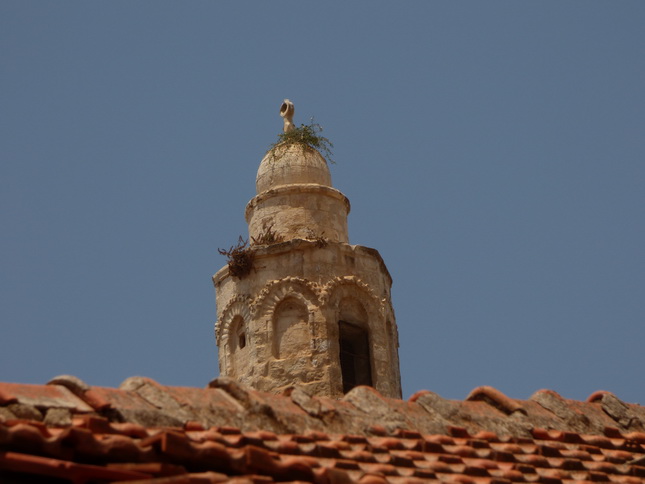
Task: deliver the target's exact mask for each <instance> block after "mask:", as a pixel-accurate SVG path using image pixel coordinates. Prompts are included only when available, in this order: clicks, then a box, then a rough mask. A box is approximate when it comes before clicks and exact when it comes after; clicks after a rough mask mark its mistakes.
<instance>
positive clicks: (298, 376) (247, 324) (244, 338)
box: [213, 100, 401, 398]
mask: <svg viewBox="0 0 645 484" xmlns="http://www.w3.org/2000/svg"><path fill="white" fill-rule="evenodd" d="M285 106H286V107H285ZM285 113H286V115H285ZM281 114H283V117H285V132H288V131H290V130H293V129H295V128H294V127H293V123H292V121H291V116H293V104H291V103H290V102H289V101H288V100H285V103H283V105H282V108H281ZM256 191H257V195H256V196H255V197H254V198H253V199H252V200H251V201H250V202H249V203H248V205H247V206H246V212H245V216H246V221H247V223H248V224H249V235H250V239H249V240H251V241H254V243H252V245H251V247H250V248H249V249H247V252H246V255H247V256H249V261H251V264H252V267H251V270H250V272H248V273H247V274H245V275H237V276H236V275H233V273H232V271H231V269H230V267H229V266H228V265H227V266H225V267H223V268H222V269H220V270H219V271H218V272H217V273H216V274H215V275H214V276H213V283H214V284H215V293H216V302H217V316H218V320H217V323H216V325H215V333H216V339H217V345H218V347H219V366H220V373H221V375H226V376H230V377H233V378H235V379H237V380H239V381H240V382H242V383H244V384H246V385H249V386H251V387H253V388H256V389H258V390H262V391H268V392H274V393H279V392H281V391H283V390H285V389H287V388H289V387H291V386H295V385H297V386H300V387H302V388H304V389H305V390H306V391H308V392H309V393H310V394H312V395H324V396H331V397H340V396H342V395H343V394H344V393H346V392H347V391H349V390H350V389H351V388H353V387H354V386H357V385H369V386H373V387H374V388H376V389H377V390H378V391H379V392H381V393H382V394H383V395H386V396H390V397H396V398H400V397H401V380H400V374H399V358H398V333H397V327H396V321H395V318H394V310H393V308H392V303H391V297H390V288H391V285H392V278H391V277H390V274H389V273H388V271H387V268H386V267H385V264H384V262H383V259H381V256H380V255H379V253H378V252H377V251H376V250H375V249H370V248H368V247H363V246H360V245H350V244H349V238H348V232H347V215H348V214H349V210H350V205H349V200H348V199H347V197H345V195H343V194H342V193H341V192H340V191H338V190H336V189H335V188H333V187H332V183H331V175H330V172H329V167H328V165H327V162H326V160H325V158H323V156H322V155H321V154H320V153H319V152H318V151H316V150H315V149H313V148H311V147H310V146H308V145H305V144H300V143H295V144H281V145H278V146H277V147H276V148H275V149H273V150H271V151H269V153H267V154H266V155H265V157H264V158H263V159H262V161H261V163H260V167H259V169H258V173H257V178H256ZM233 272H235V271H233Z"/></svg>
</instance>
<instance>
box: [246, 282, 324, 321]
mask: <svg viewBox="0 0 645 484" xmlns="http://www.w3.org/2000/svg"><path fill="white" fill-rule="evenodd" d="M319 292H320V290H319V288H318V286H317V285H316V284H314V283H312V282H309V281H307V280H305V279H301V278H299V277H285V278H283V279H278V280H275V281H271V282H269V283H268V284H267V285H266V286H264V288H263V289H262V290H261V291H260V293H259V294H258V295H257V296H256V298H255V300H254V301H253V304H252V305H251V314H252V315H253V317H254V318H262V317H263V316H266V315H268V314H271V313H273V311H274V310H275V308H276V306H277V305H278V304H280V302H281V301H283V300H284V299H286V298H287V297H294V298H296V299H298V300H300V301H301V302H302V303H303V304H305V306H306V307H307V311H308V312H309V313H312V312H314V311H317V310H318V308H319V307H320V299H319Z"/></svg>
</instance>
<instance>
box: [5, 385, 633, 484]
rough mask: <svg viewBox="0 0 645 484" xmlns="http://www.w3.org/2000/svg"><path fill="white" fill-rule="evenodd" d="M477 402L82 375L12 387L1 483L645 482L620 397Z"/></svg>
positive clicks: (483, 395)
mask: <svg viewBox="0 0 645 484" xmlns="http://www.w3.org/2000/svg"><path fill="white" fill-rule="evenodd" d="M469 398H470V400H466V401H463V402H461V401H450V400H445V399H443V398H441V397H440V396H438V395H436V394H433V393H431V392H419V393H418V394H416V395H415V396H414V397H413V398H411V399H410V400H409V401H407V402H406V401H401V400H393V399H388V398H385V397H383V396H381V395H380V394H378V393H377V392H375V391H374V390H373V389H370V388H367V387H358V388H356V389H354V390H352V392H350V393H349V394H348V395H347V396H346V397H345V398H344V399H342V400H332V399H327V398H317V397H311V396H309V395H307V394H305V393H304V392H303V391H302V390H299V389H294V390H292V391H290V392H287V393H286V394H285V395H269V394H264V393H261V392H257V391H254V390H249V389H246V388H244V387H242V386H241V385H239V384H237V383H235V382H233V381H230V380H228V379H218V380H216V381H215V382H213V383H211V385H210V386H209V388H205V389H197V388H185V387H167V386H163V385H160V384H158V383H157V382H154V381H152V380H149V379H144V378H132V379H128V380H126V382H124V384H123V385H122V386H121V388H119V389H109V388H101V387H91V386H89V385H86V384H85V383H83V382H81V381H80V380H78V379H74V378H73V377H57V378H56V379H55V380H53V381H52V382H51V384H49V385H42V386H41V385H20V384H0V410H2V412H0V456H1V459H0V480H1V479H2V477H3V476H5V475H9V476H16V475H18V476H23V475H24V476H41V477H43V476H45V477H50V478H61V477H63V478H70V479H75V481H76V482H89V481H92V480H98V479H103V480H113V481H114V480H123V479H129V480H131V481H132V482H136V481H137V480H141V479H147V480H148V481H147V482H155V481H156V482H160V483H161V482H224V481H229V482H233V481H237V482H273V481H277V480H280V481H283V482H320V483H324V482H329V483H336V482H424V481H428V480H439V481H443V482H486V483H491V482H500V483H501V482H574V481H576V482H581V481H588V482H602V481H608V480H610V481H613V482H626V483H629V482H641V481H642V480H643V478H645V432H643V424H644V421H643V420H642V419H641V415H642V414H643V412H642V407H640V406H637V405H632V404H625V403H624V402H621V401H620V400H618V399H617V398H616V397H615V395H613V394H609V393H607V392H603V393H599V394H597V395H595V396H594V397H593V398H591V399H590V401H589V402H575V401H571V400H566V399H563V398H562V397H560V396H559V395H557V394H556V393H555V392H550V391H547V390H542V391H539V392H536V393H535V394H534V395H533V396H532V397H531V399H530V400H527V401H520V400H514V399H510V398H508V397H506V396H505V395H503V394H501V393H500V392H498V391H497V390H495V389H492V388H490V387H480V388H478V389H476V390H474V391H473V392H472V393H471V395H470V396H469ZM53 410H56V411H60V413H59V414H55V413H54V412H53ZM17 414H19V415H22V416H23V418H22V419H19V418H16V417H18V415H17ZM47 416H49V417H47ZM24 417H26V418H24ZM32 464H33V465H32ZM164 479H165V480H164Z"/></svg>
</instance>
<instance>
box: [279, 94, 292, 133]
mask: <svg viewBox="0 0 645 484" xmlns="http://www.w3.org/2000/svg"><path fill="white" fill-rule="evenodd" d="M294 112H295V109H294V107H293V103H292V102H291V101H289V100H288V99H285V100H284V101H283V102H282V105H281V106H280V116H282V118H283V119H284V128H283V130H284V132H285V133H288V132H289V131H293V130H294V129H296V126H295V125H294V124H293V113H294Z"/></svg>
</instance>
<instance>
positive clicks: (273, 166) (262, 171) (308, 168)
mask: <svg viewBox="0 0 645 484" xmlns="http://www.w3.org/2000/svg"><path fill="white" fill-rule="evenodd" d="M294 183H315V184H318V185H323V186H328V187H331V174H330V172H329V167H328V166H327V162H326V161H325V159H324V158H323V157H322V155H321V154H320V153H318V151H316V150H315V149H313V148H310V147H309V146H305V145H301V144H291V145H282V146H277V147H276V148H275V149H273V150H270V151H269V152H268V153H267V154H266V155H265V156H264V158H263V159H262V161H261V162H260V167H259V168H258V175H257V177H256V179H255V189H256V191H257V193H258V194H260V193H262V192H265V191H267V190H270V189H272V188H276V187H279V186H283V185H291V184H294Z"/></svg>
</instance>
